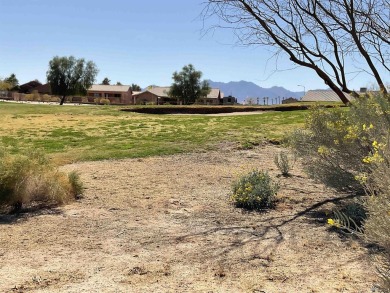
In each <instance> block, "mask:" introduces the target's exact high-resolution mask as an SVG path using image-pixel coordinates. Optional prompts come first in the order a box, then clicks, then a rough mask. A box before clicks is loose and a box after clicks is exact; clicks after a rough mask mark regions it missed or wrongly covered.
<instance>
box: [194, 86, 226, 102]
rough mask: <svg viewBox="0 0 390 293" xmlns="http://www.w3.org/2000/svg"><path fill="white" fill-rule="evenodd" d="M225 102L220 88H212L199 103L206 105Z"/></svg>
mask: <svg viewBox="0 0 390 293" xmlns="http://www.w3.org/2000/svg"><path fill="white" fill-rule="evenodd" d="M223 102H224V99H223V93H222V92H221V91H220V90H219V89H211V91H210V93H209V94H208V95H207V97H205V98H200V99H199V100H198V101H197V104H204V105H222V104H223Z"/></svg>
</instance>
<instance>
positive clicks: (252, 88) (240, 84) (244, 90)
mask: <svg viewBox="0 0 390 293" xmlns="http://www.w3.org/2000/svg"><path fill="white" fill-rule="evenodd" d="M207 81H208V83H209V85H210V87H211V88H219V89H220V90H221V91H222V92H223V93H224V95H225V96H229V95H231V96H233V97H236V98H237V101H238V102H239V103H242V102H244V100H245V99H247V98H260V101H262V98H264V97H269V98H270V99H273V98H278V97H280V98H290V97H293V98H301V97H303V95H304V92H292V91H289V90H287V89H285V88H284V87H279V86H273V87H271V88H263V87H261V86H258V85H257V84H255V83H253V82H249V81H244V80H241V81H230V82H227V83H225V82H216V81H212V80H207Z"/></svg>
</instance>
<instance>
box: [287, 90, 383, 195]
mask: <svg viewBox="0 0 390 293" xmlns="http://www.w3.org/2000/svg"><path fill="white" fill-rule="evenodd" d="M389 110H390V107H389V105H388V102H387V99H386V98H381V97H370V96H364V97H360V98H357V99H356V100H355V101H354V103H353V105H352V106H351V107H349V108H347V109H345V108H337V109H324V108H321V107H314V108H313V109H312V110H311V112H310V114H309V117H308V119H307V121H306V127H305V129H304V130H298V131H296V132H294V133H293V135H292V136H291V137H290V144H291V146H292V147H293V149H294V150H295V152H296V153H297V154H298V155H299V156H301V157H302V158H303V164H304V167H305V169H306V170H307V173H308V174H309V175H310V176H311V177H312V178H314V179H316V180H318V181H320V182H323V183H324V184H325V185H327V186H330V187H333V188H336V189H338V190H345V189H350V190H355V191H363V185H362V184H361V182H360V181H359V180H356V177H357V176H359V175H360V174H366V173H368V172H370V168H369V166H368V165H367V164H365V163H364V159H365V158H367V157H368V156H370V155H371V154H373V152H375V149H374V147H373V145H372V143H373V141H375V140H378V139H379V138H380V140H381V139H382V138H381V137H382V136H383V131H384V128H383V126H384V125H386V124H387V123H388V121H389V120H388V119H389V114H385V113H387V111H389Z"/></svg>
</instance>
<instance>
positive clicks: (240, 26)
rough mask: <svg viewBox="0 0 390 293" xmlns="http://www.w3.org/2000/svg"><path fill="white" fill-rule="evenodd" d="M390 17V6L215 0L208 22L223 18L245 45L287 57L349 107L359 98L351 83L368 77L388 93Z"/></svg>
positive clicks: (373, 0) (380, 0) (373, 1)
mask: <svg viewBox="0 0 390 293" xmlns="http://www.w3.org/2000/svg"><path fill="white" fill-rule="evenodd" d="M389 12H390V1H389V0H329V1H318V0H304V1H302V0H283V1H280V0H267V1H265V0H209V1H208V4H207V5H206V7H205V10H204V16H205V17H206V16H212V15H217V16H218V17H219V18H221V19H222V20H223V21H224V22H225V23H226V24H228V27H230V28H234V31H235V33H236V34H237V36H238V37H239V41H240V42H242V43H244V44H247V45H263V46H269V47H272V48H277V51H276V52H275V56H277V55H279V54H281V53H284V54H287V56H288V57H289V58H290V60H291V61H292V62H294V63H295V64H297V65H299V66H303V67H307V68H309V69H311V70H313V71H314V72H315V73H316V74H317V75H318V76H319V77H320V78H321V79H322V80H323V81H324V82H325V84H326V85H327V86H329V87H330V88H331V89H332V90H333V91H335V92H336V94H337V95H338V96H339V98H340V99H341V100H342V101H343V102H344V103H346V104H347V103H348V102H349V101H348V98H347V95H346V94H356V93H355V92H354V91H353V90H352V89H351V88H350V86H349V80H350V79H353V77H354V76H356V74H359V73H362V72H366V73H368V74H370V75H372V76H373V77H374V78H375V81H376V83H377V85H378V87H379V88H380V90H381V91H382V92H384V93H386V92H387V90H386V87H385V85H384V81H383V72H385V74H388V73H389V71H390V67H389V65H388V64H389V63H388V61H389V60H390V58H389V57H390V50H389V45H390V38H389V35H390V32H389V29H388V23H389V22H390V13H389ZM205 19H206V18H205ZM221 26H223V25H221ZM353 64H359V65H358V66H359V67H356V66H355V65H353Z"/></svg>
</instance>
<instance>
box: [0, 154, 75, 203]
mask: <svg viewBox="0 0 390 293" xmlns="http://www.w3.org/2000/svg"><path fill="white" fill-rule="evenodd" d="M81 193H82V183H81V181H80V178H79V177H78V175H77V174H76V173H70V174H69V176H67V175H66V174H65V173H63V172H60V171H58V170H57V168H55V167H54V166H53V165H52V164H50V162H49V160H48V159H47V157H46V156H45V155H44V154H43V152H41V151H37V150H30V151H28V152H26V153H25V154H18V155H11V154H10V153H9V152H8V151H7V150H6V149H5V148H2V149H1V151H0V207H12V208H13V209H14V210H16V211H17V210H19V209H20V208H21V207H22V205H28V204H31V203H42V202H44V203H48V204H62V203H65V202H68V201H70V200H72V199H74V198H75V197H76V196H79V195H80V194H81Z"/></svg>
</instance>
